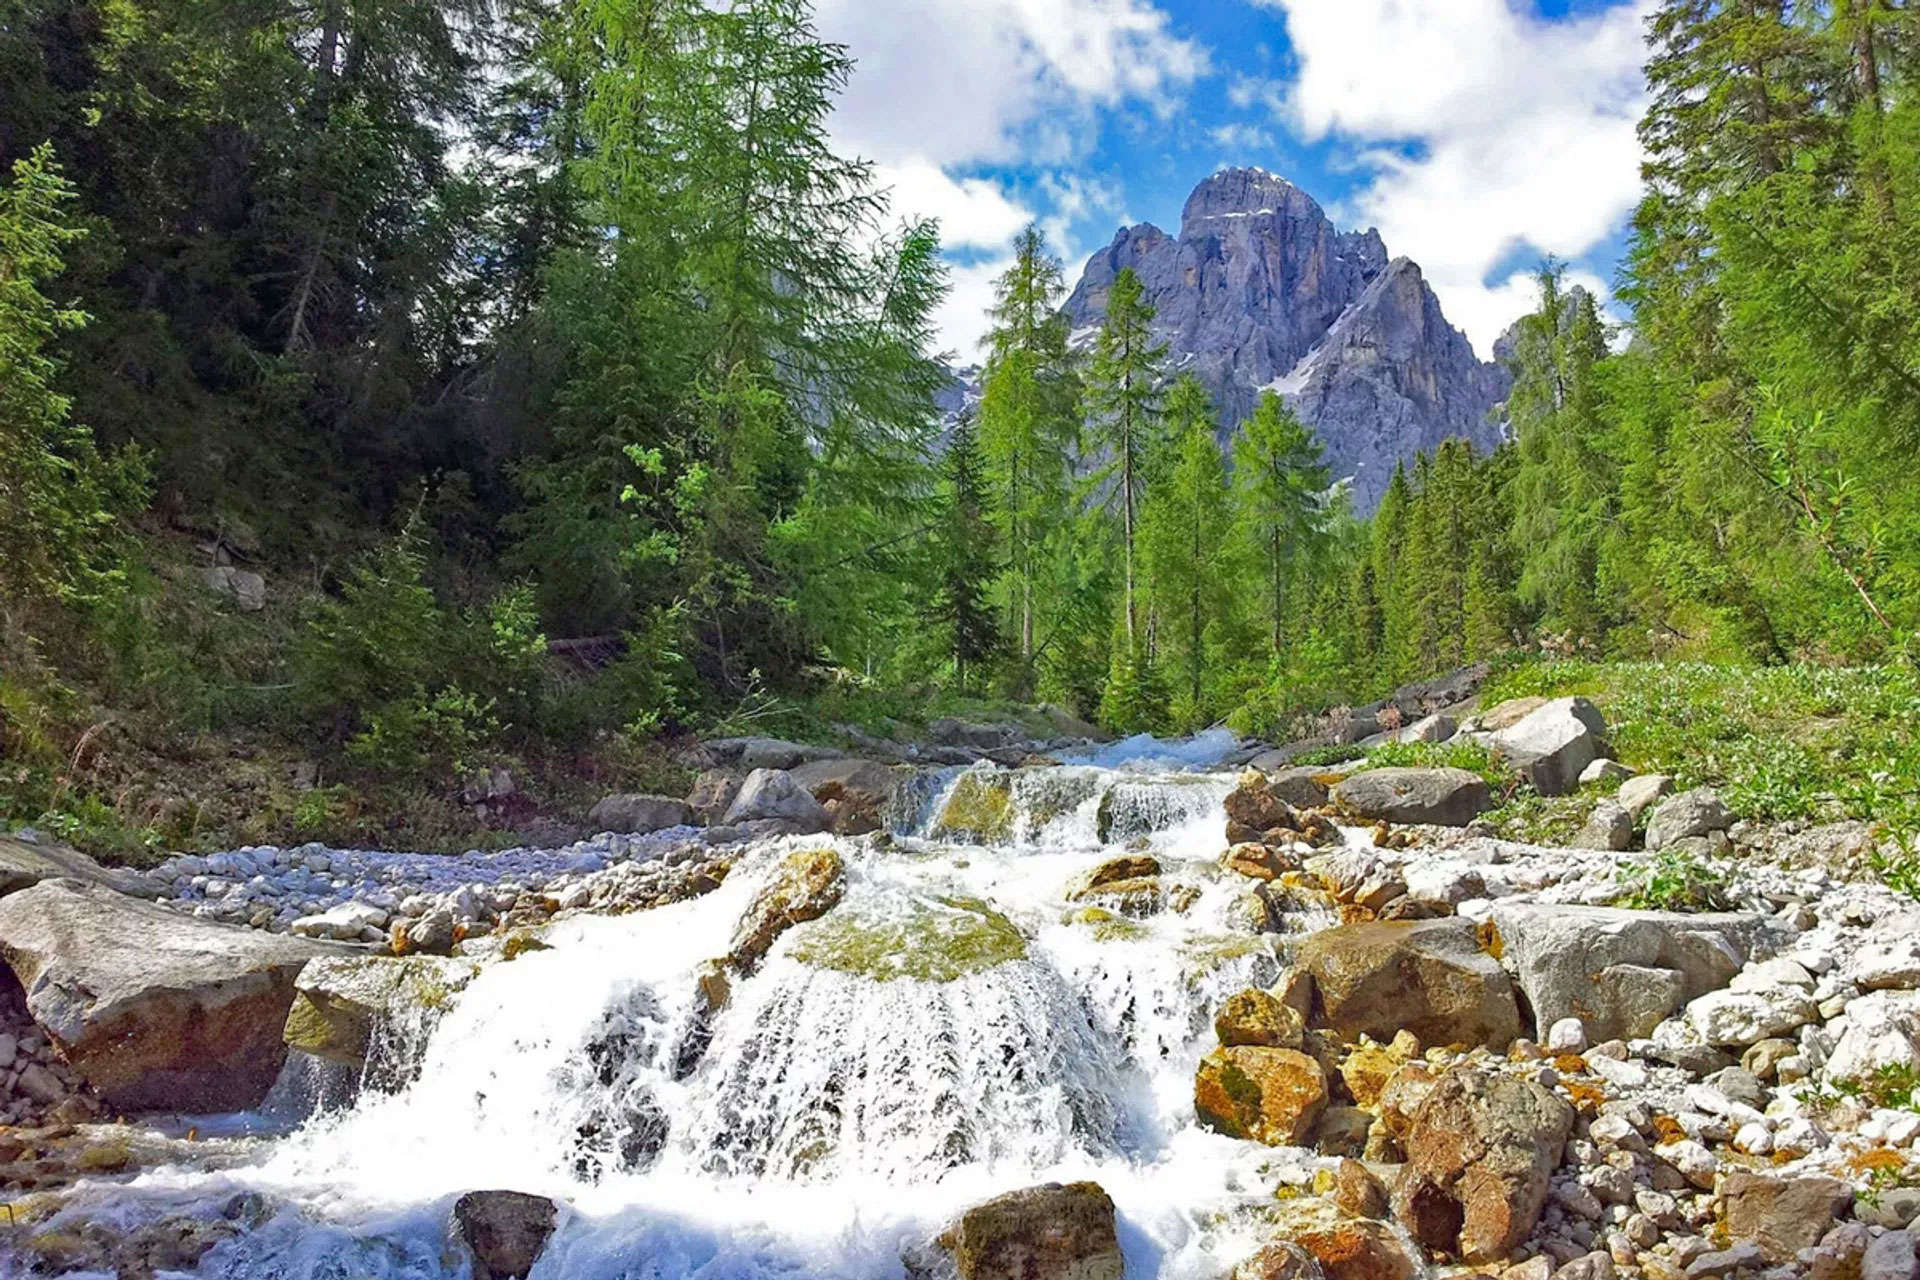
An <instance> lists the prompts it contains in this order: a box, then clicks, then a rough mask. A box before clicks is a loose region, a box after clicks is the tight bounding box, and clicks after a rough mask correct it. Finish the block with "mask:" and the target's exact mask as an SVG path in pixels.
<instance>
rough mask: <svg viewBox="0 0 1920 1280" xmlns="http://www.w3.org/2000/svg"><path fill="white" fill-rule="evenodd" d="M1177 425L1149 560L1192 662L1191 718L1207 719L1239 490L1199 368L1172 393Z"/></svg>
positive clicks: (1151, 516)
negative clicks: (1231, 479) (1214, 630)
mask: <svg viewBox="0 0 1920 1280" xmlns="http://www.w3.org/2000/svg"><path fill="white" fill-rule="evenodd" d="M1167 417H1168V420H1169V422H1170V423H1172V422H1177V423H1180V424H1181V429H1180V435H1179V436H1178V437H1177V439H1176V440H1175V441H1174V442H1173V444H1172V446H1171V455H1172V456H1171V463H1170V465H1169V466H1168V468H1167V470H1166V473H1165V475H1164V476H1163V477H1162V478H1161V480H1160V481H1159V482H1158V484H1157V485H1156V487H1155V488H1154V489H1153V490H1152V491H1150V492H1149V494H1148V497H1147V504H1146V512H1145V516H1144V519H1143V521H1142V525H1143V535H1142V543H1143V550H1144V556H1143V559H1144V561H1145V564H1146V566H1147V578H1148V581H1149V582H1150V583H1151V591H1152V595H1153V598H1154V600H1155V602H1156V605H1157V606H1158V608H1159V611H1160V613H1161V615H1162V616H1163V617H1164V618H1165V620H1166V622H1167V624H1168V625H1169V627H1170V629H1171V630H1172V631H1173V632H1174V633H1175V635H1177V636H1178V643H1177V646H1175V645H1169V646H1166V647H1167V648H1177V649H1178V650H1180V651H1184V659H1185V666H1186V675H1187V680H1186V685H1187V687H1186V690H1185V694H1186V708H1185V710H1186V712H1187V714H1186V717H1185V719H1186V720H1187V722H1188V723H1189V724H1199V723H1203V722H1204V721H1205V720H1207V719H1209V718H1210V717H1208V716H1207V715H1206V714H1205V707H1206V695H1205V674H1206V672H1205V668H1206V658H1207V635H1208V631H1209V628H1210V627H1212V626H1213V625H1215V623H1216V622H1217V621H1218V620H1219V619H1220V617H1221V615H1222V614H1223V613H1224V611H1225V607H1226V598H1227V596H1228V594H1229V593H1230V592H1231V589H1232V584H1231V579H1232V572H1233V570H1234V568H1235V567H1236V565H1235V563H1234V560H1233V552H1234V545H1233V537H1232V492H1231V489H1230V487H1229V484H1228V479H1227V468H1226V460H1225V458H1224V457H1223V456H1222V454H1221V451H1220V442H1219V439H1218V437H1217V435H1216V428H1215V422H1214V417H1213V407H1212V401H1211V398H1210V397H1209V396H1208V395H1207V391H1206V388H1205V387H1204V386H1202V385H1201V384H1200V381H1199V379H1197V378H1195V377H1194V376H1193V375H1192V374H1187V375H1184V376H1182V377H1181V378H1180V379H1179V380H1178V381H1177V382H1175V383H1174V385H1173V388H1172V389H1171V391H1170V392H1169V393H1168V396H1167Z"/></svg>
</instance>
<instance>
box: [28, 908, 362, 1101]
mask: <svg viewBox="0 0 1920 1280" xmlns="http://www.w3.org/2000/svg"><path fill="white" fill-rule="evenodd" d="M352 954H355V953H354V952H352V951H350V950H348V949H347V948H344V947H338V946H334V945H332V944H329V943H324V942H316V941H310V940H308V939H304V938H292V937H286V936H283V935H277V934H270V933H262V932H259V931H256V930H253V929H247V928H243V927H241V926H238V925H226V924H216V923H213V922H212V921H208V920H201V919H197V918H195V917H192V916H185V915H180V914H178V913H176V912H173V911H169V910H167V909H166V908H164V907H160V906H155V905H154V904H152V903H148V902H141V901H137V900H135V899H133V898H129V897H127V896H125V895H124V894H119V893H115V892H113V891H112V890H110V889H106V888H103V887H101V886H99V885H96V884H89V883H86V882H84V881H79V880H46V881H42V882H41V883H40V884H37V885H35V886H34V887H32V888H30V889H24V890H22V891H20V892H19V893H15V894H12V895H10V896H8V897H6V898H0V959H4V960H5V961H6V963H7V965H8V967H10V968H11V969H12V970H13V972H14V975H15V976H16V977H18V978H19V980H20V985H21V986H22V987H24V988H25V989H26V994H27V1010H28V1012H29V1013H31V1014H32V1015H33V1020H34V1021H35V1022H37V1023H38V1024H39V1025H40V1026H41V1028H42V1029H43V1030H45V1031H46V1032H47V1034H48V1035H50V1036H51V1037H52V1038H53V1040H54V1041H55V1043H56V1044H58V1045H59V1046H60V1050H61V1052H62V1053H63V1054H64V1055H65V1056H66V1059H67V1061H68V1062H69V1063H71V1064H72V1065H73V1068H74V1070H76V1071H78V1072H79V1073H80V1075H81V1076H82V1077H83V1078H84V1079H85V1080H86V1082H87V1083H88V1084H89V1085H91V1086H92V1087H93V1089H94V1090H95V1091H96V1092H97V1093H99V1094H100V1096H101V1097H102V1098H103V1099H104V1100H105V1101H106V1102H107V1103H108V1104H109V1105H110V1106H113V1107H117V1108H119V1109H121V1110H124V1111H158V1110H167V1111H187V1112H200V1111H240V1110H244V1109H246V1108H248V1107H252V1106H256V1105H258V1104H259V1102H260V1101H261V1100H262V1099H263V1098H265V1097H266V1095H267V1090H268V1089H269V1088H270V1087H271V1086H272V1084H273V1080H274V1077H275V1076H276V1075H277V1074H278V1073H279V1071H280V1064H281V1063H282V1062H283V1061H284V1060H285V1058H286V1046H285V1044H284V1042H283V1041H282V1038H281V1037H282V1034H283V1032H284V1031H285V1028H286V1022H287V1011H288V1009H290V1008H291V1007H292V1005H293V998H294V982H295V980H296V979H297V978H298V977H299V974H300V971H301V969H303V968H304V967H305V966H306V964H307V962H308V961H309V960H312V959H314V958H315V957H318V956H330V955H352Z"/></svg>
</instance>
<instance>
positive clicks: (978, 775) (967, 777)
mask: <svg viewBox="0 0 1920 1280" xmlns="http://www.w3.org/2000/svg"><path fill="white" fill-rule="evenodd" d="M928 834H929V835H931V836H933V837H934V838H935V839H936V840H955V841H960V842H963V843H967V844H994V843H998V842H1001V841H1004V840H1008V839H1011V838H1012V836H1013V782H1012V779H1011V778H1010V776H1009V775H1008V774H1007V773H1006V772H1005V771H1003V770H999V769H969V770H968V771H967V772H966V773H963V774H961V775H960V777H959V778H958V779H956V780H955V782H954V784H953V788H952V790H950V791H949V792H948V793H947V799H946V803H944V804H943V805H941V806H940V814H939V816H938V817H936V818H935V819H934V820H933V825H932V827H931V828H930V829H929V831H928Z"/></svg>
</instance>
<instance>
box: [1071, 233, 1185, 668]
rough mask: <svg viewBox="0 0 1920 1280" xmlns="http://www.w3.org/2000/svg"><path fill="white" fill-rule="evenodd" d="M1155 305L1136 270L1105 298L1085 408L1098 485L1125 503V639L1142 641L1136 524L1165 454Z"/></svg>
mask: <svg viewBox="0 0 1920 1280" xmlns="http://www.w3.org/2000/svg"><path fill="white" fill-rule="evenodd" d="M1153 316H1154V309H1153V304H1152V303H1150V302H1148V301H1147V298H1146V290H1145V288H1144V286H1142V285H1141V283H1140V277H1139V276H1138V275H1136V274H1135V273H1134V270H1133V268H1132V267H1122V268H1121V269H1120V272H1119V274H1117V275H1116V276H1114V278H1113V284H1112V285H1111V286H1110V288H1109V290H1108V293H1107V314H1106V321H1105V323H1103V324H1102V325H1101V326H1100V333H1099V336H1098V337H1097V338H1096V339H1095V340H1094V346H1093V362H1092V364H1091V365H1090V366H1089V368H1088V370H1087V385H1086V395H1087V409H1088V416H1089V418H1090V420H1091V422H1092V424H1093V436H1094V441H1095V442H1096V444H1097V445H1098V446H1099V447H1101V448H1102V449H1104V450H1105V452H1106V454H1107V462H1106V465H1105V466H1104V467H1102V469H1101V470H1100V472H1099V474H1098V476H1097V480H1098V481H1100V482H1103V483H1107V484H1111V485H1112V486H1113V494H1114V500H1115V501H1117V502H1118V503H1119V504H1120V529H1121V534H1120V537H1121V553H1122V554H1121V563H1122V566H1123V580H1122V581H1123V585H1122V589H1121V598H1122V606H1121V607H1122V610H1123V613H1124V616H1125V623H1126V640H1127V643H1128V644H1129V645H1132V644H1134V643H1136V634H1135V633H1136V630H1137V627H1138V616H1137V611H1136V609H1135V581H1134V579H1135V574H1134V545H1135V541H1136V538H1135V534H1136V529H1135V523H1136V520H1137V519H1138V516H1139V510H1140V499H1141V494H1142V491H1143V489H1144V487H1145V481H1146V473H1147V468H1148V460H1149V459H1150V458H1152V457H1153V456H1155V455H1156V454H1157V453H1159V451H1160V448H1161V444H1160V423H1159V418H1160V398H1161V397H1160V380H1161V377H1162V373H1161V363H1162V362H1163V361H1164V360H1165V359H1166V355H1167V344H1166V343H1164V342H1155V341H1154V338H1153Z"/></svg>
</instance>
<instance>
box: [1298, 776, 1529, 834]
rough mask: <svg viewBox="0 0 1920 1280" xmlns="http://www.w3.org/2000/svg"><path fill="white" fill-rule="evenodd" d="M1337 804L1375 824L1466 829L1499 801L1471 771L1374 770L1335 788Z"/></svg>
mask: <svg viewBox="0 0 1920 1280" xmlns="http://www.w3.org/2000/svg"><path fill="white" fill-rule="evenodd" d="M1333 802H1334V804H1336V805H1338V806H1339V807H1340V809H1341V811H1342V812H1344V813H1347V814H1349V815H1351V816H1352V817H1355V818H1363V819H1365V820H1367V821H1369V822H1402V823H1427V824H1431V825H1433V826H1441V827H1464V826H1466V825H1467V824H1468V823H1469V822H1472V821H1473V820H1474V819H1475V818H1477V817H1479V816H1480V815H1481V814H1483V813H1485V812H1486V811H1487V810H1488V809H1490V808H1492V807H1493V795H1492V793H1491V792H1490V791H1489V790H1488V788H1487V782H1486V779H1484V778H1482V777H1481V776H1480V775H1479V774H1477V773H1470V772H1468V771H1467V770H1465V769H1368V770H1366V771H1364V772H1362V773H1356V774H1354V775H1353V776H1352V777H1349V778H1347V779H1346V780H1344V781H1343V782H1341V783H1340V785H1338V786H1337V787H1335V788H1334V789H1333Z"/></svg>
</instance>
